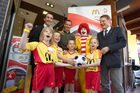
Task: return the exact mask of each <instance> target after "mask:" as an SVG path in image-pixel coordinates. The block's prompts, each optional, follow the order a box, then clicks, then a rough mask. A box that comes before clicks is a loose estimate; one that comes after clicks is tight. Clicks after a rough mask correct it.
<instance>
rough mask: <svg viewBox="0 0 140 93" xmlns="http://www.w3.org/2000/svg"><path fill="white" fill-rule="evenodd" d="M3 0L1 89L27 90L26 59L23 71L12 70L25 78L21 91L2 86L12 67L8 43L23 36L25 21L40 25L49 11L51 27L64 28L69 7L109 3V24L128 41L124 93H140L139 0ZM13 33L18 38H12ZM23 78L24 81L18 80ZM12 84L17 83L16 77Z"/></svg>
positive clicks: (124, 56)
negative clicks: (9, 62)
mask: <svg viewBox="0 0 140 93" xmlns="http://www.w3.org/2000/svg"><path fill="white" fill-rule="evenodd" d="M6 1H7V2H9V4H8V3H5V4H7V7H9V8H8V9H7V10H8V11H10V12H8V13H5V17H4V16H3V18H2V17H1V18H0V20H3V21H1V22H2V23H0V24H1V25H2V26H0V27H1V29H0V30H1V32H0V36H1V37H0V44H1V46H0V49H1V50H0V74H1V75H0V93H29V90H30V84H31V65H30V63H29V62H28V63H27V64H28V65H27V67H25V68H26V71H24V70H23V72H22V71H20V70H19V69H18V68H16V71H15V72H16V79H17V80H20V81H21V82H24V87H23V89H24V91H23V92H17V91H14V88H16V87H14V88H12V89H11V90H13V91H14V92H5V90H4V89H5V87H6V85H5V84H6V80H7V79H6V77H7V71H10V70H11V69H8V68H9V67H10V66H12V65H8V61H9V60H10V57H11V56H10V57H9V55H10V54H9V52H10V51H11V49H10V46H11V45H12V44H13V42H14V40H18V38H17V37H21V36H22V33H23V29H24V25H25V23H33V26H34V27H37V26H41V25H43V24H44V20H43V18H44V16H45V15H46V14H47V12H49V13H51V14H52V15H53V16H54V19H53V23H52V25H51V26H52V27H53V29H54V30H59V31H60V30H62V29H63V24H64V20H66V19H67V16H68V8H69V7H82V6H96V5H97V6H99V5H111V16H112V26H113V27H118V26H120V27H123V29H124V31H125V36H126V40H127V44H126V47H125V48H123V49H121V50H122V52H121V55H122V60H123V68H122V73H123V87H124V93H140V0H5V1H4V0H3V1H2V2H3V3H4V2H6ZM0 6H2V4H0ZM3 8H4V7H3ZM1 10H2V7H1ZM5 10H6V9H5ZM3 11H4V10H3ZM12 13H13V14H12ZM94 13H95V14H97V13H98V12H97V11H96V12H94ZM11 15H12V16H11ZM0 16H1V13H0ZM7 16H10V17H9V19H8V18H7V20H5V19H4V18H6V17H7ZM4 20H5V21H4ZM13 20H14V21H13ZM9 24H10V25H9ZM9 29H12V30H9ZM13 37H16V38H17V39H12V38H13ZM14 47H16V46H14ZM15 51H16V50H15ZM18 55H20V54H18ZM25 55H26V54H25ZM15 56H16V55H15ZM15 58H16V57H15ZM18 75H19V76H18ZM23 78H24V81H22V80H21V79H23ZM15 84H16V85H18V81H17V82H16V83H15ZM100 91H101V92H98V93H103V92H102V90H100ZM75 93H79V92H75ZM112 93H113V92H112Z"/></svg>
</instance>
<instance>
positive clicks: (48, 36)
mask: <svg viewBox="0 0 140 93" xmlns="http://www.w3.org/2000/svg"><path fill="white" fill-rule="evenodd" d="M52 34H53V31H52V30H51V29H49V28H48V27H45V28H43V29H42V31H41V33H40V37H39V41H40V42H42V41H45V42H50V43H52Z"/></svg>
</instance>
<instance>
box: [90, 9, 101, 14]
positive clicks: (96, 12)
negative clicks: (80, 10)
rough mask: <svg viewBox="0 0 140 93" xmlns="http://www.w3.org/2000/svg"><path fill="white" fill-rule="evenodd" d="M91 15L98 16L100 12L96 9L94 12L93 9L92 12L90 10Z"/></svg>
mask: <svg viewBox="0 0 140 93" xmlns="http://www.w3.org/2000/svg"><path fill="white" fill-rule="evenodd" d="M92 14H95V15H96V14H98V15H99V14H100V12H99V10H98V9H95V10H94V9H93V10H92Z"/></svg>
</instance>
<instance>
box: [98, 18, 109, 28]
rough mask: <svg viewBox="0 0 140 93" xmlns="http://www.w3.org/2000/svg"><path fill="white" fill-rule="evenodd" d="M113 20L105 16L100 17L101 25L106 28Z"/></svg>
mask: <svg viewBox="0 0 140 93" xmlns="http://www.w3.org/2000/svg"><path fill="white" fill-rule="evenodd" d="M110 23H111V20H109V19H107V18H105V17H101V18H100V25H101V27H102V28H103V30H104V29H107V28H108V27H109V26H110Z"/></svg>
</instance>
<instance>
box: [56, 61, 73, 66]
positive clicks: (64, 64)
mask: <svg viewBox="0 0 140 93" xmlns="http://www.w3.org/2000/svg"><path fill="white" fill-rule="evenodd" d="M55 65H56V66H59V67H66V66H72V65H70V64H66V63H61V62H56V63H55Z"/></svg>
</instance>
